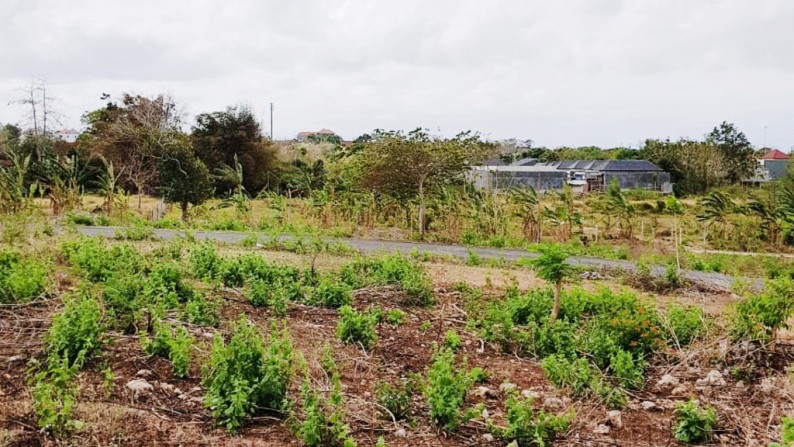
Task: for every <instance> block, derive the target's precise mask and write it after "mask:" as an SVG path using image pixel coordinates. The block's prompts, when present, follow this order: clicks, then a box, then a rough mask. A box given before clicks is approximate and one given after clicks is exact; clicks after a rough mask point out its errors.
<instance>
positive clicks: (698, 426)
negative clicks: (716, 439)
mask: <svg viewBox="0 0 794 447" xmlns="http://www.w3.org/2000/svg"><path fill="white" fill-rule="evenodd" d="M675 412H676V419H677V425H676V428H675V432H674V435H675V439H676V440H678V441H679V442H683V443H686V444H696V443H701V442H707V441H710V440H711V437H712V435H713V434H714V428H715V427H716V426H717V412H716V411H715V410H714V408H712V407H708V406H707V407H702V406H701V405H700V404H699V403H698V402H697V401H695V400H694V399H691V400H689V401H688V402H685V403H679V404H678V405H676V410H675Z"/></svg>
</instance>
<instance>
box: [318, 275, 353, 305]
mask: <svg viewBox="0 0 794 447" xmlns="http://www.w3.org/2000/svg"><path fill="white" fill-rule="evenodd" d="M352 301H353V297H352V295H351V294H350V287H349V286H348V285H347V284H344V283H342V282H340V281H337V280H335V279H334V278H332V277H330V276H323V277H322V278H320V281H319V283H318V284H317V285H316V286H315V287H314V288H313V289H311V291H310V292H309V297H308V302H309V304H310V305H312V306H322V307H328V308H331V309H338V308H340V307H342V306H345V305H349V304H350V303H351V302H352Z"/></svg>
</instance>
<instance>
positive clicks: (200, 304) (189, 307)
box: [182, 293, 221, 327]
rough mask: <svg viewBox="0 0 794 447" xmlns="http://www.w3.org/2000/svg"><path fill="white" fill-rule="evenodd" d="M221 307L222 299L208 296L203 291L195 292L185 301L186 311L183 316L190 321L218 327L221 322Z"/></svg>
mask: <svg viewBox="0 0 794 447" xmlns="http://www.w3.org/2000/svg"><path fill="white" fill-rule="evenodd" d="M220 307H221V302H220V299H218V298H208V297H206V296H204V295H203V294H201V293H194V294H192V295H191V296H190V297H189V298H188V300H187V303H185V311H184V312H183V314H182V317H183V318H184V319H185V321H187V322H188V323H193V324H198V325H200V326H212V327H217V326H218V325H219V324H220V315H219V310H220Z"/></svg>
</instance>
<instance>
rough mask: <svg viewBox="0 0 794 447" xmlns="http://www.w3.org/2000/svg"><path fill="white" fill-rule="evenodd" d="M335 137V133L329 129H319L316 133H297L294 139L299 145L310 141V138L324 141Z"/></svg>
mask: <svg viewBox="0 0 794 447" xmlns="http://www.w3.org/2000/svg"><path fill="white" fill-rule="evenodd" d="M335 136H336V133H334V131H333V130H331V129H320V130H318V131H317V132H298V136H297V137H295V139H296V140H298V141H300V142H301V143H305V142H307V141H310V138H312V137H316V138H317V139H319V140H324V139H327V138H331V137H335Z"/></svg>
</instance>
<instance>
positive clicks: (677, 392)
mask: <svg viewBox="0 0 794 447" xmlns="http://www.w3.org/2000/svg"><path fill="white" fill-rule="evenodd" d="M670 394H672V395H673V396H683V395H686V394H687V389H686V387H685V386H683V385H682V386H677V387H675V388H673V391H671V392H670Z"/></svg>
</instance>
